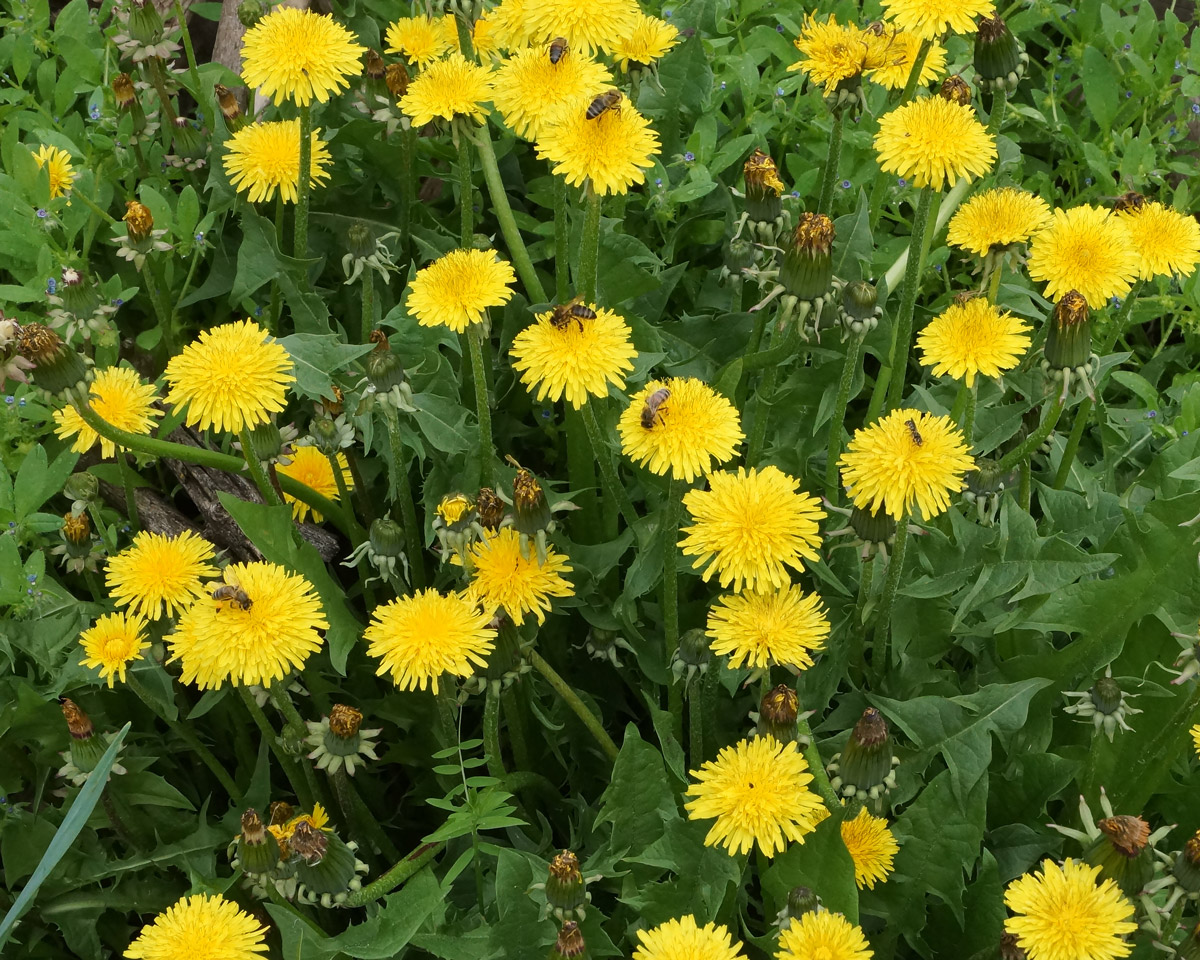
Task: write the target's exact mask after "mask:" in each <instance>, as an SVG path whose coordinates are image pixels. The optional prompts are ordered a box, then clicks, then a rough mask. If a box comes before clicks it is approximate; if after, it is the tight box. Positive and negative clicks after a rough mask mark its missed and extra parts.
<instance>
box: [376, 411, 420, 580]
mask: <svg viewBox="0 0 1200 960" xmlns="http://www.w3.org/2000/svg"><path fill="white" fill-rule="evenodd" d="M384 420H386V421H387V435H388V443H389V444H390V445H391V448H392V463H393V464H394V465H395V469H396V498H397V499H398V500H399V501H400V518H401V520H402V521H403V522H404V542H405V545H406V547H407V549H408V573H409V577H410V578H411V579H412V585H413V587H414V588H415V589H417V590H421V589H423V588H424V587H425V551H424V549H423V545H422V537H421V532H422V531H421V527H420V525H419V524H418V523H417V506H416V501H414V500H413V491H412V484H411V483H409V480H408V467H407V465H406V464H405V462H404V459H403V453H404V443H403V441H402V440H401V439H400V417H399V415H398V414H397V413H396V411H395V410H394V409H392V408H391V407H388V408H387V412H386V414H385V415H384Z"/></svg>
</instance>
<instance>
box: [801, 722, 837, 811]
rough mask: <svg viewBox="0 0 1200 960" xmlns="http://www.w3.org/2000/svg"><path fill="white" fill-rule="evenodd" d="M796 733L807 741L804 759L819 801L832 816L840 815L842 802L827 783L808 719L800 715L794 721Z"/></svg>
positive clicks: (827, 776) (827, 779) (826, 776)
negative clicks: (819, 796) (823, 803)
mask: <svg viewBox="0 0 1200 960" xmlns="http://www.w3.org/2000/svg"><path fill="white" fill-rule="evenodd" d="M796 732H797V734H799V736H800V738H801V739H802V740H803V739H807V740H808V746H807V747H805V748H804V759H805V760H807V761H808V768H809V770H810V771H811V772H812V776H813V783H814V784H815V785H816V787H817V793H819V794H820V795H821V799H822V800H824V801H825V806H826V808H827V809H828V810H829V812H830V813H832V814H833V815H834V816H838V817H840V816H841V815H842V811H843V807H842V801H841V799H840V798H839V797H838V795H837V793H835V792H834V789H833V786H832V785H831V784H830V782H829V774H827V773H826V772H825V764H824V762H823V761H822V760H821V752H820V751H819V750H818V749H817V738H816V737H815V736H813V732H812V727H810V726H809V725H808V717H805V716H803V715H801V716H800V717H799V718H798V719H797V720H796Z"/></svg>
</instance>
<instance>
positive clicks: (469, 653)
mask: <svg viewBox="0 0 1200 960" xmlns="http://www.w3.org/2000/svg"><path fill="white" fill-rule="evenodd" d="M490 620H491V615H490V614H489V613H487V612H486V611H484V610H482V609H481V608H480V607H479V604H478V603H476V602H475V601H474V600H473V599H471V598H469V597H468V596H466V595H465V594H461V593H452V594H449V595H447V596H443V595H442V594H440V593H438V592H437V591H436V590H433V589H429V590H422V591H419V592H418V593H415V594H413V595H412V596H409V597H401V598H400V599H398V600H393V601H392V602H391V603H389V604H387V605H386V606H383V607H376V608H375V610H374V611H373V612H372V614H371V625H370V626H369V627H367V631H366V633H365V634H363V636H364V638H365V639H366V640H367V642H368V643H369V644H370V646H368V647H367V653H368V654H369V655H370V656H372V657H376V658H378V659H379V669H378V670H376V671H375V672H376V674H379V675H382V674H385V673H388V674H391V677H392V682H393V683H394V684H395V685H396V686H397V687H398V688H399V689H401V690H424V689H425V688H426V687H427V686H428V687H431V688H432V689H433V692H434V693H437V692H438V678H439V677H441V676H442V674H444V673H448V674H450V675H451V676H454V677H469V676H471V675H472V674H473V673H474V672H475V667H476V666H480V667H485V666H487V656H488V654H489V653H491V652H492V649H493V647H494V644H493V640H495V638H496V631H495V630H491V629H489V628H488V622H489V621H490Z"/></svg>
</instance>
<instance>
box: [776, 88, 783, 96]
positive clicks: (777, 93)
mask: <svg viewBox="0 0 1200 960" xmlns="http://www.w3.org/2000/svg"><path fill="white" fill-rule="evenodd" d="M775 96H777V97H782V96H783V87H776V88H775Z"/></svg>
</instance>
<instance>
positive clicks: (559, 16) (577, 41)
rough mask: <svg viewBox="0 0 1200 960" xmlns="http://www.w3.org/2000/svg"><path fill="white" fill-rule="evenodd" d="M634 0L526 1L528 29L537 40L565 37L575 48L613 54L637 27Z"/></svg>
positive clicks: (589, 51) (636, 6)
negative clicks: (621, 41)
mask: <svg viewBox="0 0 1200 960" xmlns="http://www.w3.org/2000/svg"><path fill="white" fill-rule="evenodd" d="M640 12H641V11H640V10H639V9H638V5H637V3H636V2H635V0H588V2H587V3H579V2H578V0H537V2H528V3H526V4H525V11H524V13H525V18H526V21H527V22H526V29H527V30H528V32H529V37H530V39H532V40H535V41H541V42H543V43H547V42H549V41H551V40H553V39H554V38H555V37H565V38H566V40H567V43H569V44H570V45H571V48H572V49H574V50H580V51H586V52H587V53H593V52H594V51H595V50H597V49H600V50H603V51H604V52H605V53H610V52H611V51H612V50H613V49H614V48H615V47H616V45H617V44H618V43H619V42H620V40H621V38H622V37H627V36H629V34H630V33H632V32H633V29H634V27H636V26H637V22H638V16H639V14H640Z"/></svg>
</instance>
